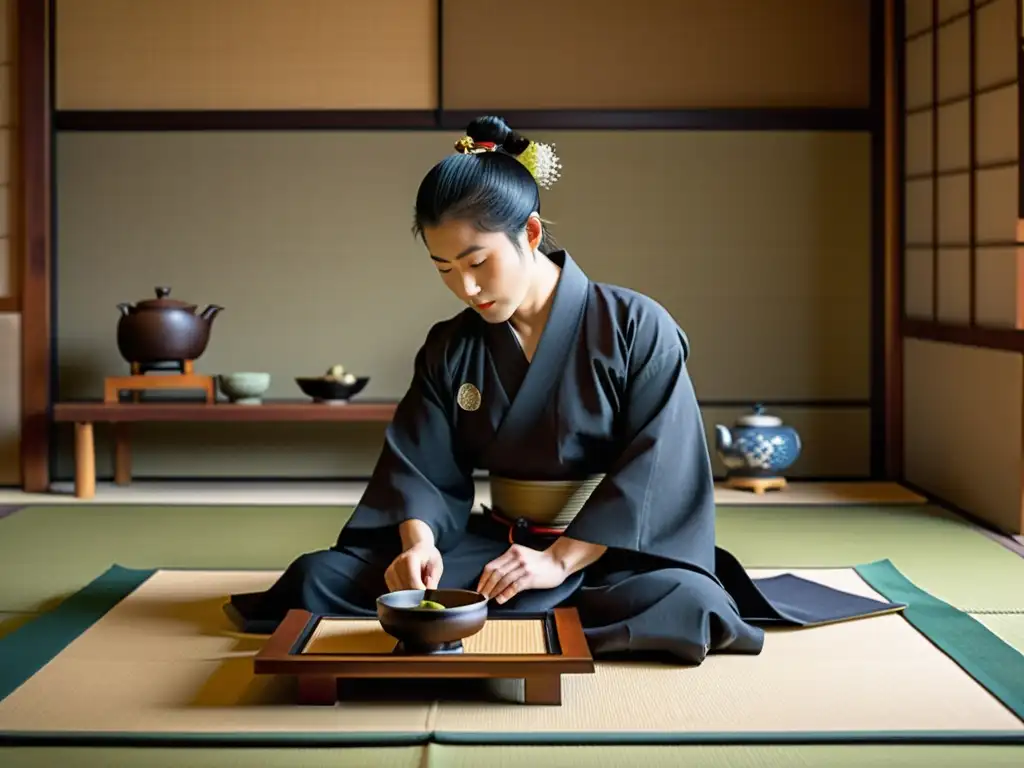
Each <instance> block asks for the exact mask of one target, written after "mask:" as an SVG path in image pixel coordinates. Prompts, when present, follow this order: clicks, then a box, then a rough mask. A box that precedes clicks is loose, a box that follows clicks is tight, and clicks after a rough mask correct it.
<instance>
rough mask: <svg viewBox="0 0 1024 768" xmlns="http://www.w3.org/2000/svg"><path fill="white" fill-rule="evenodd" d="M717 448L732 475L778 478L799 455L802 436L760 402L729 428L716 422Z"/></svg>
mask: <svg viewBox="0 0 1024 768" xmlns="http://www.w3.org/2000/svg"><path fill="white" fill-rule="evenodd" d="M715 448H716V449H717V451H718V455H719V456H720V457H721V459H722V462H723V463H724V464H725V466H726V468H728V470H729V475H730V476H736V477H779V476H780V475H781V474H782V473H783V472H785V471H786V470H787V469H789V468H790V467H791V466H792V465H793V462H795V461H796V460H797V458H799V456H800V450H801V444H800V435H799V434H798V433H797V431H796V430H795V429H793V427H788V426H785V425H784V424H783V423H782V419H780V418H779V417H778V416H771V415H769V414H767V413H765V410H764V406H763V405H761V404H760V403H758V404H757V405H755V406H754V411H753V413H750V414H748V415H746V416H742V417H740V418H739V419H737V420H736V424H735V425H734V426H733V427H732V429H731V430H730V429H729V428H728V427H726V426H723V425H722V424H716V425H715Z"/></svg>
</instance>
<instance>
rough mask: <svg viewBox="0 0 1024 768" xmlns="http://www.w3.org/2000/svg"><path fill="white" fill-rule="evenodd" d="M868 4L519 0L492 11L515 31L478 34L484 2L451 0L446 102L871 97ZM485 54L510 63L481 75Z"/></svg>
mask: <svg viewBox="0 0 1024 768" xmlns="http://www.w3.org/2000/svg"><path fill="white" fill-rule="evenodd" d="M869 10H870V4H869V3H864V2H862V0H729V2H724V1H723V0H637V1H636V2H631V3H624V2H621V0H558V2H548V0H519V2H517V3H516V4H515V6H514V11H510V13H511V14H512V15H513V17H512V18H508V19H506V18H505V17H504V16H503V15H502V14H501V13H499V15H498V16H496V17H495V18H494V22H495V23H496V24H498V25H500V26H501V28H502V29H503V30H505V29H507V30H509V31H510V34H505V33H504V32H502V33H500V34H487V33H486V32H485V33H483V34H481V31H482V26H481V25H482V24H489V22H490V21H491V20H490V19H487V17H488V16H489V12H482V11H481V6H480V4H479V3H478V2H476V0H447V2H446V3H445V10H444V32H443V34H444V64H443V72H444V102H445V107H447V108H450V109H482V108H488V109H491V108H494V109H531V108H532V109H544V108H563V109H564V108H586V107H591V108H615V107H634V108H666V107H700V106H708V107H740V106H743V107H783V106H806V107H810V106H844V107H864V106H867V105H868V103H869V99H870V84H869V75H870V64H869V49H870V45H869V21H870V20H869ZM485 19H486V21H485ZM481 62H508V63H509V65H508V66H509V67H510V69H508V74H504V73H503V72H504V70H505V65H504V64H499V65H498V71H499V72H502V74H498V75H497V76H496V77H489V76H481V72H480V67H481ZM672 72H674V73H679V76H668V77H667V76H666V74H665V73H672Z"/></svg>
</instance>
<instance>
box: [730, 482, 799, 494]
mask: <svg viewBox="0 0 1024 768" xmlns="http://www.w3.org/2000/svg"><path fill="white" fill-rule="evenodd" d="M725 485H726V486H727V487H729V488H736V489H738V490H741V491H753V492H754V493H755V494H757V495H758V496H761V495H763V494H764V492H765V491H781V490H782V489H783V488H785V487H786V478H784V477H730V478H727V479H726V481H725Z"/></svg>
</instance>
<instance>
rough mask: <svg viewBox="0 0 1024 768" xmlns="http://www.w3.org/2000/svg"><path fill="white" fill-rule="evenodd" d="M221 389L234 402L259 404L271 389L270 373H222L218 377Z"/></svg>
mask: <svg viewBox="0 0 1024 768" xmlns="http://www.w3.org/2000/svg"><path fill="white" fill-rule="evenodd" d="M217 384H218V385H219V386H220V391H221V392H223V393H224V395H225V397H227V398H228V400H230V401H231V402H232V403H237V404H239V405H259V404H260V403H261V402H263V395H264V394H265V393H266V391H267V390H268V389H270V374H269V373H248V372H242V373H222V374H220V375H219V376H218V377H217Z"/></svg>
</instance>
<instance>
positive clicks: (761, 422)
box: [736, 403, 782, 427]
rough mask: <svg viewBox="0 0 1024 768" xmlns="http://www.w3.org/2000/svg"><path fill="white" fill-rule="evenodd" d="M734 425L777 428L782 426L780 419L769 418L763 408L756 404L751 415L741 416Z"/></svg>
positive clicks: (776, 417)
mask: <svg viewBox="0 0 1024 768" xmlns="http://www.w3.org/2000/svg"><path fill="white" fill-rule="evenodd" d="M736 423H737V424H738V425H740V426H741V427H778V426H781V425H782V419H780V418H779V417H778V416H769V415H768V414H766V413H765V412H764V406H763V405H762V404H761V403H757V404H755V405H754V412H753V413H751V414H749V415H747V416H741V417H740V418H739V419H737V420H736Z"/></svg>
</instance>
